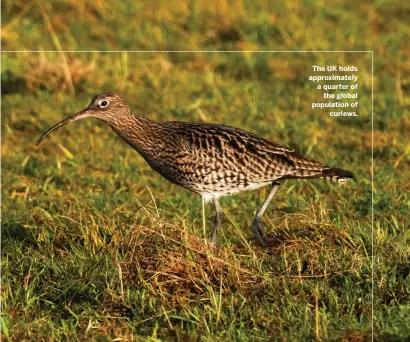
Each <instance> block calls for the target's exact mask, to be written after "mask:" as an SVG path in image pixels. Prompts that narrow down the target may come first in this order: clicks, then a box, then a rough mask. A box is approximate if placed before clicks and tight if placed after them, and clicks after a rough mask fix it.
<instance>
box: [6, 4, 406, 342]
mask: <svg viewBox="0 0 410 342" xmlns="http://www.w3.org/2000/svg"><path fill="white" fill-rule="evenodd" d="M336 3H337V2H336V1H334V4H335V6H331V7H324V6H321V5H319V4H316V2H311V1H307V2H304V7H302V5H301V4H299V3H297V4H294V5H291V4H290V3H289V4H287V5H285V4H283V3H278V4H272V5H271V4H267V3H265V4H262V2H261V4H254V3H253V2H252V3H251V2H246V1H245V2H240V1H237V2H233V3H232V4H228V2H225V1H222V2H218V6H216V2H215V3H213V2H209V1H192V2H190V3H189V4H185V5H186V6H185V5H184V4H183V3H181V2H171V3H167V5H165V4H162V6H159V7H158V4H156V5H155V4H154V5H142V4H135V5H126V4H125V2H123V1H118V2H115V1H113V2H110V5H107V6H102V5H101V3H100V2H98V1H97V2H95V5H84V6H82V5H80V4H77V3H75V2H72V3H71V2H55V3H54V2H53V3H52V2H48V1H41V2H40V4H42V5H41V6H42V7H43V10H41V8H42V7H41V6H39V2H33V3H32V4H30V5H28V6H27V7H26V6H23V4H24V2H22V1H16V2H15V3H13V4H11V3H6V4H4V3H2V19H3V32H2V44H3V49H9V50H14V49H18V50H24V49H26V50H29V49H39V48H40V49H51V50H54V49H59V48H58V46H61V47H62V48H63V49H73V50H76V49H87V50H89V49H192V50H196V49H206V50H214V49H235V50H237V49H238V50H244V49H260V50H263V49H275V50H307V49H319V50H326V49H330V50H333V49H337V50H344V49H348V50H362V49H365V50H374V70H375V79H374V94H375V98H374V100H375V101H374V110H375V117H374V128H375V131H374V133H375V135H374V157H375V158H374V170H375V173H374V189H373V190H374V202H373V203H374V231H373V233H374V235H373V236H374V250H373V251H374V259H373V261H374V269H373V271H374V272H373V274H372V188H371V185H372V182H371V181H372V179H371V178H372V176H371V175H372V169H371V165H372V164H371V162H372V158H371V157H372V153H371V149H372V141H371V138H372V133H371V128H372V124H371V91H372V78H371V54H370V53H361V54H357V53H356V54H353V53H350V54H349V53H334V54H332V53H330V54H323V53H286V54H285V53H260V54H258V53H245V52H244V53H139V54H135V53H126V52H123V53H112V54H107V53H98V52H95V53H64V57H62V56H63V54H56V53H22V52H20V53H12V52H6V53H4V52H3V53H2V91H3V93H2V108H1V109H2V127H1V129H2V199H3V201H2V231H1V232H2V234H1V235H2V236H1V238H2V241H1V248H2V251H1V266H2V289H1V291H2V292H1V300H2V316H1V317H2V321H1V323H2V324H1V333H2V337H3V338H6V339H8V340H12V341H21V340H39V341H41V340H44V341H53V340H78V341H82V340H85V339H86V340H114V339H117V340H121V339H122V340H137V341H138V340H141V341H142V340H150V341H155V340H179V341H191V340H192V341H194V340H195V341H196V340H201V341H215V340H218V341H232V340H237V341H253V340H255V341H259V340H287V341H302V340H306V341H308V340H315V339H316V340H331V341H332V340H345V341H366V340H369V339H370V338H371V334H372V317H373V319H374V334H375V337H376V340H397V341H400V340H405V339H406V338H409V337H410V329H409V325H408V317H409V315H410V305H409V292H410V284H409V282H410V278H409V272H410V266H409V265H410V250H409V244H410V234H409V231H408V229H407V228H408V227H409V224H408V223H409V221H408V210H409V199H408V195H407V193H408V188H409V181H408V176H407V175H408V169H409V152H410V147H409V144H408V139H406V136H405V134H406V132H407V131H408V130H409V128H410V121H409V108H410V107H409V106H410V99H409V97H408V95H407V94H408V89H409V84H410V83H409V82H410V78H409V76H408V70H409V63H408V58H407V50H406V49H407V46H406V44H405V43H404V42H406V41H408V38H409V36H410V33H409V28H408V26H407V25H406V24H405V20H404V15H405V13H406V11H407V12H408V11H409V9H406V8H401V9H400V8H399V6H400V5H399V4H395V3H394V2H379V3H378V4H374V5H371V4H368V3H367V4H363V5H361V7H360V8H356V6H353V5H354V4H355V3H353V2H346V3H345V4H344V6H343V7H339V6H337V5H336ZM52 4H53V5H52ZM212 4H213V5H212ZM292 6H293V7H292ZM399 9H400V11H399ZM73 11H74V17H75V19H76V20H73V19H72V17H73ZM360 15H366V18H367V20H362V19H360ZM131 18H133V19H135V20H131ZM47 21H50V23H51V26H49V27H47V25H45V22H47ZM386 22H388V23H389V25H385V23H386ZM369 23H370V25H369ZM113 27H115V28H120V30H119V31H118V32H117V33H115V32H114V30H113V29H111V28H113ZM335 27H339V28H340V29H339V30H336V29H334V28H335ZM84 30H86V31H85V32H87V33H88V34H85V33H84ZM368 37H371V40H369V39H370V38H368ZM393 37H394V39H393ZM400 42H402V43H400ZM314 64H322V65H323V64H343V65H348V64H354V65H356V66H358V67H359V68H360V71H359V73H358V74H359V77H360V78H359V82H360V89H359V92H360V95H359V96H360V100H359V101H360V104H359V114H360V116H359V117H356V118H331V117H329V116H328V115H327V114H326V111H320V110H312V109H311V107H310V106H311V102H312V101H317V100H319V98H320V93H319V92H318V91H317V90H316V89H315V85H313V84H311V83H309V82H307V77H308V76H309V75H310V74H311V66H312V65H314ZM104 91H115V92H118V93H120V94H121V95H122V96H123V97H124V99H125V100H126V101H127V102H128V103H129V104H130V106H131V108H132V109H134V110H135V111H140V112H143V113H146V115H147V116H149V117H150V118H152V119H155V120H184V121H199V122H218V123H224V124H228V125H232V126H236V127H240V128H243V129H246V130H249V131H252V132H254V133H256V134H258V135H260V136H263V137H264V138H266V139H269V140H271V141H274V142H279V143H281V144H284V145H287V146H291V147H293V148H295V149H296V150H298V151H299V152H301V153H305V154H308V155H309V156H311V157H312V158H314V159H317V160H320V161H323V162H325V163H327V164H329V165H332V166H337V167H342V168H345V169H348V170H351V171H353V172H354V174H355V176H356V181H355V182H351V183H349V184H348V185H347V186H339V185H337V184H334V183H329V182H324V181H320V180H315V181H303V182H298V181H287V182H285V183H284V184H283V186H281V187H280V189H279V191H278V193H277V195H276V196H275V198H274V200H273V201H272V203H271V205H270V207H269V210H268V211H267V213H266V215H265V217H264V222H265V224H266V231H267V233H268V235H269V236H270V238H271V239H272V244H271V246H269V247H267V248H261V247H260V246H258V245H257V243H256V242H255V241H254V239H253V237H252V233H251V229H250V228H249V226H250V224H251V220H252V218H253V216H254V214H255V212H256V210H257V209H258V208H259V206H260V205H261V204H262V202H263V200H264V197H265V196H266V195H267V191H268V189H261V190H257V191H253V192H249V193H243V194H240V195H238V196H235V197H231V198H224V199H222V201H221V204H222V207H223V209H224V211H225V214H226V216H225V217H224V222H223V228H222V233H221V235H220V237H219V241H218V245H217V247H215V248H213V249H212V248H209V246H208V245H207V242H206V236H204V232H203V219H202V203H201V199H200V198H199V197H198V196H196V195H194V194H192V193H190V192H188V191H186V190H184V189H181V188H179V187H177V186H175V185H173V184H170V183H169V182H167V181H166V180H164V179H162V178H161V177H160V176H159V175H158V174H156V173H155V172H154V171H153V170H152V169H150V167H149V166H148V165H147V164H146V163H145V162H144V160H143V159H142V158H141V157H140V156H139V155H138V154H137V153H136V152H135V151H133V150H132V149H131V148H129V147H128V146H126V145H125V144H124V143H122V142H121V141H120V139H119V138H118V137H117V136H116V135H115V133H114V132H112V131H111V130H110V128H109V127H107V126H105V125H104V124H102V123H101V122H98V121H96V120H91V119H90V120H85V121H81V122H76V123H73V124H71V125H69V126H66V127H64V128H62V129H60V130H59V131H57V132H54V133H53V134H52V135H51V136H50V137H49V138H48V139H47V140H45V141H44V142H43V143H42V144H41V145H40V146H39V147H36V146H35V142H36V140H37V139H38V138H39V137H40V135H41V133H42V132H44V130H46V129H47V128H49V127H50V126H51V125H52V124H54V123H56V122H57V121H59V120H60V119H61V118H63V117H66V116H68V115H70V114H73V113H75V112H76V111H78V110H81V109H83V108H84V107H85V106H87V105H88V103H89V101H90V99H91V97H92V96H93V95H95V94H97V93H102V92H104ZM205 209H206V221H205V223H206V228H207V231H208V233H209V231H210V229H211V228H212V215H213V207H212V205H207V206H206V208H205ZM372 290H373V291H374V298H373V299H374V300H373V303H372ZM372 305H373V306H372ZM372 309H374V310H373V312H372ZM372 313H373V316H372Z"/></svg>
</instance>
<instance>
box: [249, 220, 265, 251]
mask: <svg viewBox="0 0 410 342" xmlns="http://www.w3.org/2000/svg"><path fill="white" fill-rule="evenodd" d="M252 230H253V233H254V234H255V238H256V240H258V242H259V243H260V244H261V245H262V246H263V247H267V246H268V244H269V239H268V237H267V236H266V234H265V231H264V230H263V225H262V222H261V221H259V220H256V219H255V220H253V222H252Z"/></svg>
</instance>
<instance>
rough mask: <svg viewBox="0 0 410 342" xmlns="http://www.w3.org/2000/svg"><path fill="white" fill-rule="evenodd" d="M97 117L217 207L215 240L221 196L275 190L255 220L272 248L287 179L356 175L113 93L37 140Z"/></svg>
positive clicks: (234, 130) (250, 136)
mask: <svg viewBox="0 0 410 342" xmlns="http://www.w3.org/2000/svg"><path fill="white" fill-rule="evenodd" d="M89 117H90V118H96V119H99V120H102V121H103V122H105V123H106V124H108V125H109V126H110V127H111V128H112V129H113V130H114V132H115V133H117V135H118V136H119V137H120V138H121V139H122V140H124V141H125V142H126V143H127V144H128V145H130V146H131V147H132V148H133V149H134V150H136V151H137V152H138V153H139V154H140V155H141V156H142V157H143V158H144V159H145V160H146V162H147V163H148V164H149V165H150V166H151V168H152V169H154V170H155V171H156V172H158V173H159V174H160V175H161V176H163V177H164V178H165V179H167V180H168V181H170V182H172V183H174V184H177V185H179V186H181V187H183V188H185V189H188V190H190V191H192V192H194V193H196V194H198V195H200V196H202V198H203V200H204V201H205V202H213V204H214V206H215V217H214V227H213V230H212V233H211V237H210V239H211V242H212V243H215V242H216V239H217V235H218V232H219V231H220V228H221V223H222V217H223V211H222V208H221V205H220V203H219V199H220V198H221V197H223V196H230V195H234V194H236V193H239V192H242V191H246V190H255V189H258V188H260V187H263V186H268V185H270V191H269V193H268V196H267V197H266V199H265V201H264V202H263V204H262V206H261V208H260V209H259V210H258V211H257V213H256V216H255V218H254V219H253V221H252V230H253V233H254V235H255V238H256V240H257V241H258V242H259V243H260V244H261V245H262V246H267V245H268V244H269V239H268V237H267V235H266V234H265V231H264V228H263V224H262V216H263V214H264V213H265V211H266V209H267V207H268V205H269V203H270V202H271V200H272V198H273V196H274V195H275V193H276V191H277V190H278V187H279V186H280V184H281V183H282V181H284V180H286V179H313V178H324V179H327V180H332V181H335V182H338V183H345V182H346V181H348V180H349V179H353V178H354V176H353V173H352V172H350V171H347V170H343V169H340V168H334V167H329V166H326V165H325V164H322V163H320V162H318V161H315V160H313V159H311V158H308V157H306V156H304V155H302V154H299V153H298V152H296V151H295V150H294V149H292V148H289V147H286V146H282V145H279V144H276V143H273V142H270V141H268V140H266V139H264V138H261V137H259V136H257V135H255V134H253V133H250V132H247V131H244V130H242V129H239V128H235V127H231V126H225V125H222V124H214V123H190V122H182V121H162V122H159V121H154V120H151V119H149V118H147V117H146V116H144V115H141V114H139V113H134V112H132V111H131V109H130V107H129V106H128V105H127V104H126V103H125V102H124V100H123V98H122V97H121V96H119V95H117V94H116V93H113V92H108V93H103V94H100V95H97V96H95V97H94V98H93V99H92V100H91V102H90V104H89V105H88V106H87V107H86V108H85V109H83V110H81V111H80V112H78V113H76V114H74V115H72V116H69V117H67V118H66V119H64V120H62V121H60V122H59V123H57V124H55V125H54V126H52V127H51V128H50V129H48V130H47V131H46V132H45V133H44V134H43V135H42V136H41V137H40V139H39V140H38V141H37V143H36V145H39V144H40V143H41V142H42V141H43V139H44V138H46V137H47V136H48V135H49V134H50V133H51V132H53V131H55V130H56V129H58V128H60V127H62V126H64V125H66V124H69V123H71V122H73V121H77V120H81V119H84V118H89Z"/></svg>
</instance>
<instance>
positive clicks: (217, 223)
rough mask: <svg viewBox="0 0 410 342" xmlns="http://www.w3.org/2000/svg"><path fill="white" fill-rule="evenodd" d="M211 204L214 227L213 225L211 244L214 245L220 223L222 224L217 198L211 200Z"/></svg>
mask: <svg viewBox="0 0 410 342" xmlns="http://www.w3.org/2000/svg"><path fill="white" fill-rule="evenodd" d="M213 202H214V204H215V212H216V213H215V225H214V230H213V231H212V237H211V242H212V243H215V241H216V236H217V235H218V232H219V229H220V228H221V223H222V208H221V206H220V204H219V201H218V199H217V198H214V199H213Z"/></svg>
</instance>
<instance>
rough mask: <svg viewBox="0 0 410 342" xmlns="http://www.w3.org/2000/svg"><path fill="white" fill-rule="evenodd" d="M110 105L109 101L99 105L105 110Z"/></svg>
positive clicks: (103, 101)
mask: <svg viewBox="0 0 410 342" xmlns="http://www.w3.org/2000/svg"><path fill="white" fill-rule="evenodd" d="M109 104H110V103H109V102H108V101H107V100H102V101H101V102H100V103H99V105H98V106H99V107H100V108H105V107H108V105H109Z"/></svg>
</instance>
